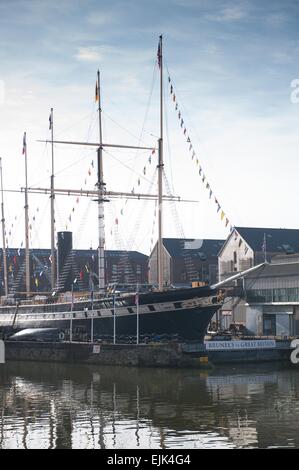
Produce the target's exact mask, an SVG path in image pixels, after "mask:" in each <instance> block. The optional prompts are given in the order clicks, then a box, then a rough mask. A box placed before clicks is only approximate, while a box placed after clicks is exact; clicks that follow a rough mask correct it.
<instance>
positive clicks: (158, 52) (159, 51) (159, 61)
mask: <svg viewBox="0 0 299 470" xmlns="http://www.w3.org/2000/svg"><path fill="white" fill-rule="evenodd" d="M157 59H158V67H159V69H160V68H161V39H160V41H159V45H158V51H157Z"/></svg>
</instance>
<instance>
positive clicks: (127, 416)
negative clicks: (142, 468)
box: [0, 363, 299, 449]
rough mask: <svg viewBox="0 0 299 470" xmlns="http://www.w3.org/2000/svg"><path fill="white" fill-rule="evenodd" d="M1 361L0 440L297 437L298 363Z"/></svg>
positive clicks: (288, 441) (143, 442)
mask: <svg viewBox="0 0 299 470" xmlns="http://www.w3.org/2000/svg"><path fill="white" fill-rule="evenodd" d="M269 367H270V366H267V367H264V368H261V367H259V368H258V369H257V368H256V366H255V367H254V368H252V369H248V368H247V369H240V368H238V369H237V368H234V369H232V368H227V369H221V370H220V369H219V370H217V369H216V370H214V371H212V372H205V373H202V372H199V371H197V370H187V369H180V370H171V369H134V368H119V367H99V366H98V367H96V366H73V365H61V364H43V363H9V364H6V365H3V366H1V368H0V413H1V418H0V420H1V421H0V448H102V449H103V448H109V449H113V448H115V449H122V448H130V449H133V448H155V449H157V448H165V449H166V448H187V449H191V448H209V447H210V448H220V447H226V448H228V447H297V448H298V447H299V370H298V369H297V370H296V369H289V370H278V369H274V370H269Z"/></svg>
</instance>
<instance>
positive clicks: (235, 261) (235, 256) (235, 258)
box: [234, 251, 237, 264]
mask: <svg viewBox="0 0 299 470" xmlns="http://www.w3.org/2000/svg"><path fill="white" fill-rule="evenodd" d="M234 263H235V264H236V263H237V252H236V251H234Z"/></svg>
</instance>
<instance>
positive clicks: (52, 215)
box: [49, 108, 56, 291]
mask: <svg viewBox="0 0 299 470" xmlns="http://www.w3.org/2000/svg"><path fill="white" fill-rule="evenodd" d="M53 117H54V116H53V108H51V113H50V118H49V120H50V126H49V127H50V130H51V157H52V158H51V160H52V172H51V196H50V199H51V289H52V291H54V289H55V285H56V276H55V274H56V273H55V268H56V259H55V207H54V203H55V192H54V119H53Z"/></svg>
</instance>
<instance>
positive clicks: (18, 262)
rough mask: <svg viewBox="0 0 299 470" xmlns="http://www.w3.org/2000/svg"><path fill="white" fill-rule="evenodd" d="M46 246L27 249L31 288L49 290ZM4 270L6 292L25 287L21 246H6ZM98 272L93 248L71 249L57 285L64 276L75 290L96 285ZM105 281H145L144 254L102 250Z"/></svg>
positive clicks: (0, 270)
mask: <svg viewBox="0 0 299 470" xmlns="http://www.w3.org/2000/svg"><path fill="white" fill-rule="evenodd" d="M50 255H51V250H50V249H31V250H30V272H31V290H32V291H33V292H35V291H36V292H50V291H51V263H50ZM7 270H8V284H9V292H10V293H11V294H14V293H16V292H24V291H25V290H26V289H25V250H24V249H16V248H9V249H7ZM97 272H98V253H97V250H75V249H72V250H71V252H70V253H69V256H68V258H67V260H66V263H65V266H64V268H63V271H62V275H61V276H60V285H59V284H58V285H59V286H60V287H62V284H63V283H64V282H66V281H67V280H68V284H69V283H72V282H73V281H74V280H75V279H76V282H75V284H74V289H75V290H79V289H80V290H88V289H90V286H91V283H94V285H95V286H96V285H97V284H98V281H97ZM105 272H106V284H109V283H114V282H119V283H133V284H137V283H146V282H147V277H148V256H146V255H144V254H142V253H139V252H137V251H121V250H106V251H105ZM0 292H1V295H4V276H3V251H2V249H0Z"/></svg>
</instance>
